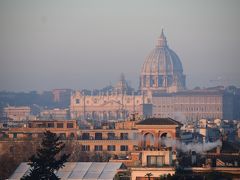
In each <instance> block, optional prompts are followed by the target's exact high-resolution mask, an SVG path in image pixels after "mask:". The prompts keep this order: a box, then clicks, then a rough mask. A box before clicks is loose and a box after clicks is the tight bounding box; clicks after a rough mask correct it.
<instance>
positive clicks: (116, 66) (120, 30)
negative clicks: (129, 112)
mask: <svg viewBox="0 0 240 180" xmlns="http://www.w3.org/2000/svg"><path fill="white" fill-rule="evenodd" d="M239 9H240V1H239V0H211V1H209V0H201V1H194V0H181V1H180V0H166V1H161V0H149V1H145V0H144V1H143V0H132V1H125V0H120V1H115V0H101V1H100V0H71V1H67V0H65V1H64V0H41V1H39V0H21V1H15V0H1V1H0V90H11V91H29V90H50V89H53V88H72V89H83V88H88V89H93V88H102V87H104V86H106V85H109V84H112V85H114V84H115V83H116V81H117V80H118V79H119V77H120V74H121V73H124V74H125V76H126V79H128V80H129V82H130V84H131V85H132V86H133V87H135V88H137V87H138V83H139V75H140V70H141V66H142V64H143V62H144V60H145V58H146V56H147V54H148V53H149V52H150V51H151V50H152V49H153V48H154V47H155V44H156V41H157V37H158V36H159V35H160V33H161V29H162V28H164V31H165V35H166V36H167V40H168V45H169V47H170V48H171V49H173V50H174V51H175V52H176V53H177V54H178V55H179V57H180V59H181V61H182V64H183V68H184V73H185V74H186V76H187V86H188V88H193V87H195V86H200V87H207V86H215V85H220V84H223V85H230V84H233V85H236V86H240V70H239V68H240V10H239Z"/></svg>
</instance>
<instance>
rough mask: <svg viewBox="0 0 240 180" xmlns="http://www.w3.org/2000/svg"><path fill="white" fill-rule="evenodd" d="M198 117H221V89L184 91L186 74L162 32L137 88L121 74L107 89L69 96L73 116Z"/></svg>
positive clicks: (148, 58) (122, 117)
mask: <svg viewBox="0 0 240 180" xmlns="http://www.w3.org/2000/svg"><path fill="white" fill-rule="evenodd" d="M133 113H134V114H138V115H139V116H154V117H171V118H174V119H185V120H198V119H201V118H222V117H223V91H222V90H221V89H215V90H186V76H185V75H184V73H183V66H182V63H181V60H180V58H179V57H178V55H177V54H176V53H175V52H174V51H173V50H172V49H171V48H169V46H168V44H167V39H166V36H165V35H164V33H163V31H162V33H161V35H160V37H159V38H158V40H157V44H156V46H155V48H154V49H153V50H152V51H151V52H150V53H149V55H148V56H147V57H146V59H145V62H144V63H143V66H142V69H141V74H140V84H139V90H137V91H134V90H133V89H132V88H131V87H129V85H128V83H127V81H126V80H125V78H124V76H123V75H122V76H121V78H120V81H119V82H118V83H117V84H116V85H115V86H114V87H113V88H112V89H111V90H110V91H107V92H106V91H105V92H100V93H98V94H95V95H89V94H88V95H86V94H84V92H82V91H75V92H73V93H72V95H71V103H70V115H71V118H73V119H87V118H89V119H94V120H118V119H126V118H128V117H130V115H131V114H133Z"/></svg>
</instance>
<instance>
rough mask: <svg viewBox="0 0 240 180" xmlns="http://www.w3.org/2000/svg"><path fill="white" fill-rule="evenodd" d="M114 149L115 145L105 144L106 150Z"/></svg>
mask: <svg viewBox="0 0 240 180" xmlns="http://www.w3.org/2000/svg"><path fill="white" fill-rule="evenodd" d="M115 149H116V147H115V145H108V146H107V150H108V151H115Z"/></svg>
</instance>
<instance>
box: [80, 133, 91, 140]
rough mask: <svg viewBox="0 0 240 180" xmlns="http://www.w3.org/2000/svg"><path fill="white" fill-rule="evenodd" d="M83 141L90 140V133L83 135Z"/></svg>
mask: <svg viewBox="0 0 240 180" xmlns="http://www.w3.org/2000/svg"><path fill="white" fill-rule="evenodd" d="M82 139H83V140H88V139H90V136H89V133H83V134H82Z"/></svg>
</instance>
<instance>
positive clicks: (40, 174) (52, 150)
mask: <svg viewBox="0 0 240 180" xmlns="http://www.w3.org/2000/svg"><path fill="white" fill-rule="evenodd" d="M59 140H60V139H59V136H57V135H56V134H55V133H52V132H50V131H46V132H44V137H43V139H42V142H41V146H40V148H39V149H38V150H37V153H36V154H35V155H33V156H32V157H31V158H30V159H29V160H30V162H29V165H30V167H31V168H30V172H29V173H28V174H27V175H25V176H23V177H22V178H21V180H43V179H44V180H55V179H56V180H57V179H60V178H58V177H57V176H56V175H55V172H56V171H57V170H59V169H60V168H62V167H63V166H64V163H65V162H66V161H67V159H68V158H69V155H66V154H63V155H61V156H59V158H57V157H56V156H57V155H58V154H59V153H60V152H61V150H62V149H63V148H64V147H65V144H64V143H63V142H61V141H59Z"/></svg>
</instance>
